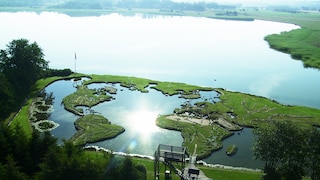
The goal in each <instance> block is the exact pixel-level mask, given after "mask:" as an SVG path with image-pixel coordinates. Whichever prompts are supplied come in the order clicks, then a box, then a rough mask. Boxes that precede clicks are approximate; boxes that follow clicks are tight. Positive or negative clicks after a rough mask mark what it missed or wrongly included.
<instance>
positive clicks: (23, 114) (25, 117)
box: [5, 75, 74, 136]
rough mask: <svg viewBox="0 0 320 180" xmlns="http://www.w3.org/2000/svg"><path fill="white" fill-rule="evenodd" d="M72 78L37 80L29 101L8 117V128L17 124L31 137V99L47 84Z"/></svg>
mask: <svg viewBox="0 0 320 180" xmlns="http://www.w3.org/2000/svg"><path fill="white" fill-rule="evenodd" d="M72 77H74V75H71V76H69V77H50V78H45V79H40V80H38V81H37V82H36V84H35V86H34V87H33V89H32V92H31V97H30V99H28V100H27V102H26V104H25V105H24V106H23V107H22V108H21V109H20V111H19V112H17V114H16V115H15V116H14V117H10V118H9V119H7V120H6V121H5V122H6V123H10V127H12V128H14V127H15V126H16V125H18V124H19V125H20V126H21V127H22V129H23V130H24V132H25V133H26V135H28V136H31V134H32V131H33V130H32V127H31V124H30V122H29V108H30V105H31V102H32V98H33V97H35V96H37V94H38V93H39V91H41V90H42V89H44V88H45V87H46V86H48V85H49V84H51V83H53V82H55V81H58V80H61V79H70V78H72ZM10 119H11V120H10Z"/></svg>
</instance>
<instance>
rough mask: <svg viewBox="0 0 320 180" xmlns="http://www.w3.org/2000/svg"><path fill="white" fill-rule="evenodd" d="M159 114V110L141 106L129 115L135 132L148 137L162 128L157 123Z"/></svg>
mask: <svg viewBox="0 0 320 180" xmlns="http://www.w3.org/2000/svg"><path fill="white" fill-rule="evenodd" d="M158 114H159V113H158V112H157V111H152V110H149V109H147V108H140V109H137V110H135V111H133V112H132V113H131V114H130V115H129V117H128V120H129V122H130V125H131V127H132V129H133V130H134V132H135V133H139V134H141V135H143V136H145V137H147V136H148V135H151V134H152V133H155V132H158V131H159V130H160V129H159V127H158V126H157V125H156V119H157V117H158Z"/></svg>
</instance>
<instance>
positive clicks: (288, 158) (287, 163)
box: [254, 121, 320, 180]
mask: <svg viewBox="0 0 320 180" xmlns="http://www.w3.org/2000/svg"><path fill="white" fill-rule="evenodd" d="M254 135H255V142H254V155H255V158H257V159H260V160H263V161H264V162H265V164H264V172H265V176H264V179H266V180H281V179H287V180H300V179H302V177H303V176H310V177H311V179H312V180H320V131H319V130H318V129H317V128H316V127H312V128H310V127H299V126H297V125H295V124H293V123H291V122H289V121H281V122H277V121H272V122H269V123H268V124H267V125H264V126H263V127H261V128H257V129H255V130H254Z"/></svg>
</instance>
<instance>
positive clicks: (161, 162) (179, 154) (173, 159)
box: [154, 144, 210, 180]
mask: <svg viewBox="0 0 320 180" xmlns="http://www.w3.org/2000/svg"><path fill="white" fill-rule="evenodd" d="M154 156H155V162H154V178H155V180H160V179H165V180H170V179H171V177H172V176H171V172H174V173H175V174H176V175H178V176H179V177H180V178H181V179H182V180H194V179H198V180H210V178H208V177H207V176H206V175H205V174H204V173H203V172H202V171H201V170H200V169H199V168H197V167H196V166H195V165H194V164H195V162H196V155H195V153H194V154H193V155H192V156H191V158H190V162H189V164H187V165H186V157H187V154H186V148H185V147H179V146H170V145H164V144H160V145H159V146H158V149H157V150H156V152H155V154H154ZM162 169H163V172H164V174H165V175H164V177H163V178H161V177H160V170H162Z"/></svg>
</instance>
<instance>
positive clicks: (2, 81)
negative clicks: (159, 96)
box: [0, 72, 15, 120]
mask: <svg viewBox="0 0 320 180" xmlns="http://www.w3.org/2000/svg"><path fill="white" fill-rule="evenodd" d="M0 99H1V100H0V107H1V108H0V120H3V119H5V118H6V117H7V116H8V115H9V114H10V112H11V108H12V107H13V106H14V99H15V95H14V93H13V89H12V87H11V84H10V83H9V81H8V80H7V78H6V76H5V75H4V74H3V73H1V72H0Z"/></svg>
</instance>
